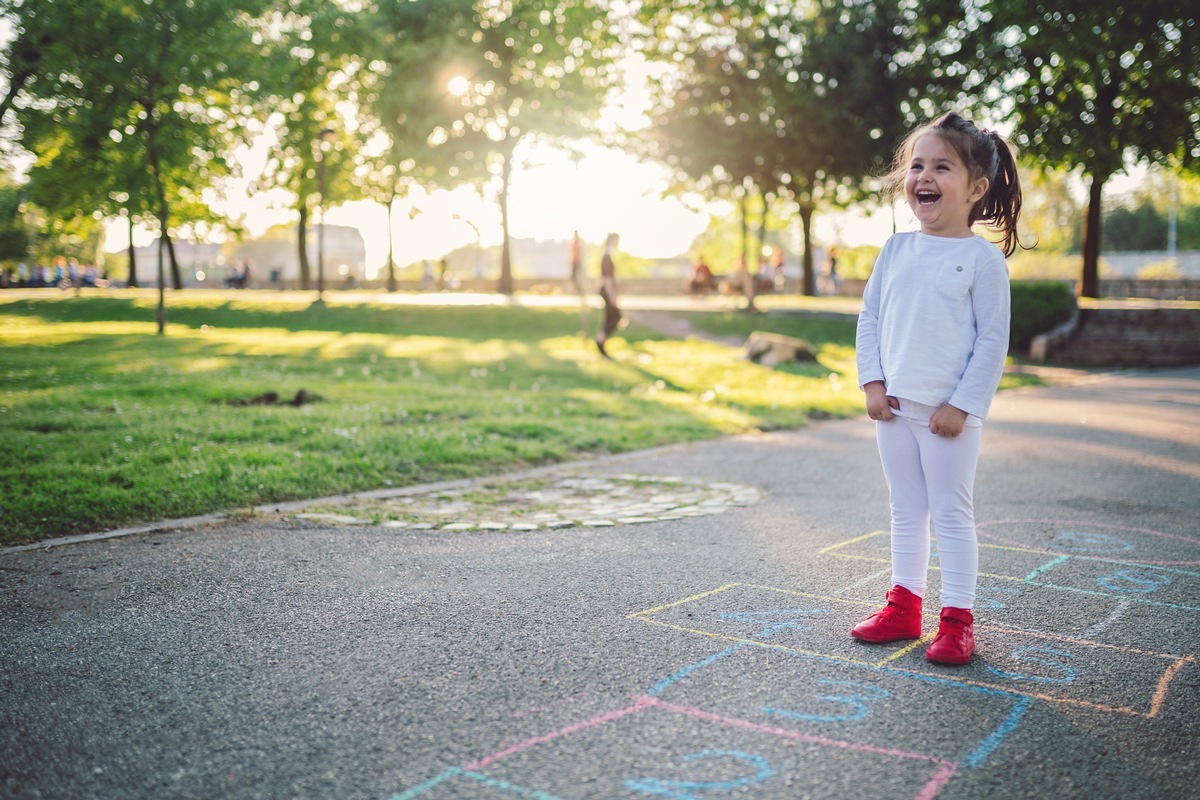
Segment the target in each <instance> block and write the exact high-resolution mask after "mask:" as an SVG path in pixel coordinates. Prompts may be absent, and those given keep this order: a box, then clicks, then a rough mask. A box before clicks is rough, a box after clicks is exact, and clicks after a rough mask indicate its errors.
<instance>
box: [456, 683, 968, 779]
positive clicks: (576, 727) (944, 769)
mask: <svg viewBox="0 0 1200 800" xmlns="http://www.w3.org/2000/svg"><path fill="white" fill-rule="evenodd" d="M645 708H661V709H663V710H664V711H670V712H672V713H675V714H682V715H683V716H686V717H691V718H692V719H698V720H701V721H703V722H716V723H719V724H722V725H730V726H733V727H737V728H745V729H747V730H752V731H757V732H759V733H766V734H769V735H772V736H780V737H783V738H787V739H793V740H796V741H801V742H809V743H811V744H818V745H822V746H825V747H840V748H842V749H845V750H857V751H859V752H863V753H874V754H876V755H884V756H892V757H894V758H906V759H911V760H914V761H925V762H928V763H930V764H934V765H936V766H937V769H936V770H935V771H934V772H933V774H932V775H931V776H930V777H929V780H927V781H926V782H925V784H924V785H923V786H922V787H921V789H920V791H919V792H917V794H916V796H915V797H914V798H913V800H933V798H935V797H937V795H938V793H939V792H940V791H941V790H942V787H944V786H945V785H946V784H947V783H948V782H949V781H950V779H951V778H953V777H954V774H955V773H956V772H957V771H958V765H957V764H954V763H953V762H950V761H946V760H945V759H941V758H937V757H936V756H930V755H925V754H924V753H914V752H911V751H908V750H896V749H893V748H888V747H875V746H874V745H869V744H858V743H856V742H846V741H842V740H839V739H829V738H827V737H824V736H816V735H813V734H810V733H801V732H799V731H791V730H787V729H786V728H776V727H773V726H771V725H763V724H761V723H757V722H750V721H749V720H744V719H737V718H735V717H725V716H721V715H720V714H713V713H711V712H708V711H702V710H701V709H698V708H693V707H691V706H681V705H676V704H675V703H667V702H665V701H663V700H659V699H658V698H656V697H647V696H644V695H643V696H641V697H635V698H634V701H633V704H632V705H629V706H626V707H625V708H619V709H616V710H614V711H608V712H605V713H603V714H598V715H596V716H594V717H592V718H590V719H587V720H584V721H583V722H577V723H575V724H573V725H568V726H566V727H565V728H560V729H559V730H557V731H554V732H552V733H546V734H543V735H541V736H534V737H532V738H530V739H526V740H525V741H523V742H518V743H517V744H514V745H512V746H510V747H506V748H504V749H503V750H500V751H498V752H496V753H493V754H492V755H490V756H485V757H484V758H481V759H479V760H478V761H475V762H472V763H470V764H467V765H466V766H464V767H463V769H464V770H469V771H470V770H480V769H483V768H485V767H487V766H489V765H491V764H494V763H495V762H497V761H499V760H500V759H502V758H507V757H508V756H511V755H513V754H514V753H519V752H521V751H522V750H527V749H528V748H530V747H534V746H536V745H539V744H545V743H547V742H550V741H553V740H554V739H558V738H560V737H562V736H567V735H569V734H572V733H578V732H579V731H583V730H587V729H588V728H593V727H595V726H597V725H603V724H604V723H606V722H613V721H615V720H618V719H620V718H622V717H625V716H628V715H630V714H634V713H637V712H638V711H641V710H643V709H645Z"/></svg>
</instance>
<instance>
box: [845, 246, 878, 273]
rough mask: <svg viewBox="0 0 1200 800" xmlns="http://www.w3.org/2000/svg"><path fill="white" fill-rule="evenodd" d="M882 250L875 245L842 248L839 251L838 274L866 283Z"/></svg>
mask: <svg viewBox="0 0 1200 800" xmlns="http://www.w3.org/2000/svg"><path fill="white" fill-rule="evenodd" d="M880 249H881V248H879V247H876V246H875V245H860V246H858V247H844V248H842V249H841V250H839V251H838V274H839V275H841V276H842V277H843V278H848V279H850V280H863V281H865V280H866V279H867V278H869V277H871V270H872V269H874V268H875V260H876V259H877V258H879V250H880Z"/></svg>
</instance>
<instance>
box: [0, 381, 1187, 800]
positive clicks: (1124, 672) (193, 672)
mask: <svg viewBox="0 0 1200 800" xmlns="http://www.w3.org/2000/svg"><path fill="white" fill-rule="evenodd" d="M1198 410H1200V370H1196V369H1190V370H1177V371H1170V372H1157V373H1137V372H1131V373H1121V374H1114V375H1107V376H1094V377H1091V378H1090V379H1089V380H1088V381H1086V382H1082V383H1076V384H1075V385H1072V386H1054V387H1047V388H1038V389H1024V390H1018V391H1013V392H1007V393H1004V394H1002V395H1001V396H1000V397H999V398H998V399H997V401H996V405H995V407H994V411H993V414H992V418H991V419H990V420H989V421H988V424H987V429H986V432H985V444H984V455H983V459H982V461H981V464H980V471H979V477H978V481H977V521H978V527H979V532H980V543H981V573H982V574H981V578H980V602H979V605H978V607H977V616H978V620H979V622H978V624H977V632H978V638H979V650H978V652H977V654H976V657H975V658H974V659H973V661H972V663H971V664H970V665H968V666H966V667H963V668H948V667H945V668H943V667H937V666H934V665H931V664H929V663H928V662H926V661H925V659H924V658H923V656H922V650H923V648H922V647H921V646H920V645H917V646H899V645H897V646H871V645H865V644H861V643H859V642H856V641H855V640H852V639H851V638H850V637H849V636H848V634H847V632H848V630H849V627H850V626H851V625H853V623H854V622H855V621H857V620H858V619H859V618H861V617H862V616H864V615H865V614H867V613H869V612H870V611H871V610H873V609H874V607H875V606H876V605H877V604H878V602H879V601H880V599H881V597H882V595H883V592H884V591H885V590H886V589H887V587H888V583H889V569H888V545H887V536H886V534H884V533H882V532H881V530H882V529H883V528H884V527H885V525H886V520H887V508H886V493H885V490H884V486H883V480H882V476H881V472H880V469H879V466H878V461H877V457H876V454H875V445H874V437H873V432H872V424H871V423H870V422H868V421H866V420H849V421H837V422H825V423H820V424H816V425H813V426H811V427H809V428H806V429H804V430H799V431H791V432H779V433H772V434H768V435H762V436H755V437H735V438H727V439H721V440H716V441H712V442H706V443H702V444H695V445H689V446H677V447H667V448H660V449H656V450H651V451H645V452H639V453H633V454H629V455H625V456H621V457H615V458H607V459H601V460H596V461H591V462H587V463H581V464H574V465H566V466H563V467H560V468H556V469H555V470H543V471H539V472H538V473H537V474H530V475H523V476H508V477H509V478H511V479H512V480H513V481H517V482H521V481H525V482H526V483H528V482H530V481H539V482H541V483H542V484H544V485H543V486H542V487H541V489H538V488H536V487H534V488H529V487H528V486H526V488H527V489H528V490H529V491H539V490H540V491H550V490H552V489H553V488H554V487H555V486H560V485H561V483H562V481H568V482H570V481H574V482H575V484H574V485H576V486H580V485H585V486H586V485H590V486H592V487H593V488H596V487H597V486H599V485H605V486H608V487H610V488H611V487H616V489H618V490H619V489H620V486H621V484H622V482H625V483H632V485H635V486H637V487H638V489H637V490H638V491H640V492H643V493H645V494H647V497H646V498H644V499H646V500H647V501H648V498H649V497H650V496H652V495H653V494H654V492H653V491H650V490H648V489H647V488H646V487H647V486H650V487H651V489H653V490H655V491H657V490H659V489H662V488H663V486H667V485H670V484H671V483H674V484H675V486H676V488H675V489H669V490H665V491H664V492H661V493H663V494H669V493H670V492H671V491H676V492H678V491H680V489H679V488H678V487H679V485H680V484H681V483H683V484H686V485H687V486H690V487H693V488H696V487H699V488H698V489H697V491H699V492H700V493H701V494H702V493H703V492H713V491H722V492H726V495H725V496H726V497H737V498H739V502H730V503H726V504H724V505H723V506H722V507H721V508H720V509H719V510H716V511H714V512H712V513H704V514H695V515H677V516H678V518H675V519H654V520H651V521H630V522H621V521H619V520H618V519H613V518H612V516H613V515H609V516H608V517H606V519H607V520H608V521H609V522H611V523H613V524H611V525H603V526H601V525H586V524H573V525H572V526H570V527H554V528H552V527H547V526H541V527H538V528H537V529H534V530H520V529H514V528H512V527H510V528H508V529H504V530H484V529H480V528H479V527H476V528H475V529H473V530H468V531H461V532H455V531H445V530H420V529H414V528H412V527H411V526H409V527H384V526H383V525H379V524H344V523H339V522H337V521H330V520H326V521H322V520H319V519H318V520H314V519H297V518H296V517H295V514H294V513H292V512H291V511H289V510H287V509H285V510H282V511H281V513H279V514H270V515H267V514H263V515H259V516H254V517H248V518H243V519H230V520H222V521H215V520H210V521H207V522H204V523H202V524H199V525H197V526H191V527H186V528H181V529H179V530H174V531H171V530H168V531H161V532H158V533H153V534H141V535H131V536H125V537H121V538H115V539H109V540H104V541H94V542H87V543H80V544H75V545H69V546H60V547H54V548H52V549H50V550H45V549H39V550H31V551H24V552H8V553H4V554H0V581H2V592H0V642H3V647H2V648H0V693H2V694H0V696H2V697H3V700H2V701H0V795H2V796H4V797H11V798H25V797H28V798H33V797H64V798H65V797H70V798H93V797H94V798H113V797H121V798H156V799H158V798H192V797H203V798H214V797H229V798H279V797H314V798H318V797H319V798H326V797H329V798H334V797H336V798H379V800H386V799H387V798H405V799H408V798H412V799H413V800H415V799H416V798H422V799H423V800H425V799H431V800H444V799H445V798H514V797H516V798H542V800H549V799H550V798H563V799H564V800H568V799H572V800H573V799H574V798H650V797H677V798H702V799H703V800H711V798H732V797H758V798H798V797H813V798H838V799H841V798H880V799H881V800H883V798H889V799H890V798H896V797H911V798H932V797H938V798H947V799H950V798H979V799H980V800H983V798H989V799H992V798H1045V797H1054V798H1095V797H1121V798H1146V799H1147V800H1149V799H1150V798H1167V797H1171V798H1174V797H1179V798H1183V797H1195V796H1196V787H1197V786H1200V745H1198V743H1200V691H1198V690H1200V665H1198V664H1197V663H1196V660H1197V654H1200V634H1198V633H1197V629H1198V626H1200V535H1198V533H1197V520H1200V430H1198V427H1197V420H1198V419H1200V415H1198V414H1197V411H1198ZM630 476H633V477H630ZM638 480H640V481H641V483H638V482H637V481H638ZM589 482H590V483H589ZM656 482H659V483H661V484H662V485H661V486H660V485H657V484H656ZM523 485H524V484H523ZM713 487H717V488H713ZM721 487H724V488H721ZM433 491H434V493H435V494H436V492H438V491H441V489H435V490H433ZM605 491H609V490H608V489H606V490H605ZM414 493H415V494H420V492H419V491H416V490H414ZM542 499H543V500H545V501H546V502H545V503H544V505H547V506H550V507H551V510H553V506H554V505H555V503H556V502H557V501H556V500H555V499H554V498H553V497H550V496H543V498H542ZM675 499H678V496H675ZM703 499H704V498H700V500H699V504H702V503H703ZM460 500H461V496H460ZM623 508H625V510H628V507H627V506H625V507H623ZM292 511H295V510H292ZM639 516H650V514H649V513H648V512H647V513H644V514H641V515H639ZM665 516H670V515H665ZM936 575H937V572H936V570H934V571H933V573H932V578H933V585H932V587H931V591H930V603H929V606H931V607H932V608H927V611H931V610H932V609H934V608H936V604H937V601H936V598H937V580H936ZM934 625H935V621H934V616H933V614H932V613H931V614H930V615H929V616H928V618H927V622H926V632H927V633H931V632H932V631H933V629H934Z"/></svg>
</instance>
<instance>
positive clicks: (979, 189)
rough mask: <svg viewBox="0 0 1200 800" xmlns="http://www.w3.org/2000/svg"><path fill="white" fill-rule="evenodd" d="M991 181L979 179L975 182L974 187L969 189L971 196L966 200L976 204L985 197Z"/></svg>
mask: <svg viewBox="0 0 1200 800" xmlns="http://www.w3.org/2000/svg"><path fill="white" fill-rule="evenodd" d="M991 185H992V184H991V181H989V180H988V179H987V178H980V179H979V180H977V181H975V185H974V186H972V187H971V194H970V195H968V198H969V199H970V201H971V202H972V203H978V202H979V201H980V200H982V199H983V198H985V197H987V193H988V189H989V188H991Z"/></svg>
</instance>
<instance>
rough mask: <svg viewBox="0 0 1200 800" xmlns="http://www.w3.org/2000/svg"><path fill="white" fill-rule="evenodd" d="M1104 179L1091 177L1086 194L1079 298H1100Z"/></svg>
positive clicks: (1096, 176) (1097, 176) (1095, 176)
mask: <svg viewBox="0 0 1200 800" xmlns="http://www.w3.org/2000/svg"><path fill="white" fill-rule="evenodd" d="M1104 180H1105V179H1104V178H1102V177H1100V176H1099V175H1093V176H1092V186H1091V189H1090V190H1089V192H1088V207H1087V215H1086V216H1085V217H1084V220H1083V275H1082V277H1081V279H1080V281H1079V291H1078V295H1079V296H1080V297H1099V296H1100V198H1101V196H1102V194H1103V192H1104Z"/></svg>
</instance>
